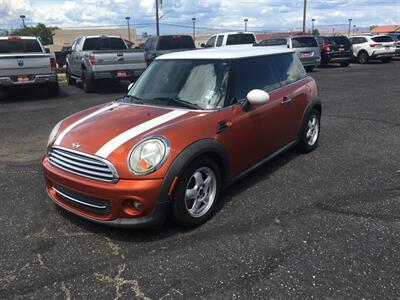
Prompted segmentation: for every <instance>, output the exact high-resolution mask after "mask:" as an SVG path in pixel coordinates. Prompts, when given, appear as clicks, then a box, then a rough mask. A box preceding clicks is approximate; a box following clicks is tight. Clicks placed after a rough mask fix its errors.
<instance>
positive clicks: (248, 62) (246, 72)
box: [232, 56, 280, 102]
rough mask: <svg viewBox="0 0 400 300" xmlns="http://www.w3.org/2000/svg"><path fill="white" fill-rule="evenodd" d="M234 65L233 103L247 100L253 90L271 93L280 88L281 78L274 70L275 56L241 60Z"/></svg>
mask: <svg viewBox="0 0 400 300" xmlns="http://www.w3.org/2000/svg"><path fill="white" fill-rule="evenodd" d="M233 64H234V84H233V87H232V98H233V101H232V102H235V100H236V101H239V100H242V99H244V98H246V96H247V94H248V92H250V91H251V90H253V89H261V90H264V91H266V92H269V91H272V90H274V89H277V88H279V87H280V83H279V78H278V77H277V76H276V75H275V72H274V69H273V56H263V57H252V58H245V59H239V60H236V61H234V62H233Z"/></svg>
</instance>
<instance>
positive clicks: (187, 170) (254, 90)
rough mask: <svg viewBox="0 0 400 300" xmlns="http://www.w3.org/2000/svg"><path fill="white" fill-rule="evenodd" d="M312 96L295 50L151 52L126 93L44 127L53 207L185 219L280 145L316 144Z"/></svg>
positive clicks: (109, 221)
mask: <svg viewBox="0 0 400 300" xmlns="http://www.w3.org/2000/svg"><path fill="white" fill-rule="evenodd" d="M320 116H321V102H320V99H319V95H318V89H317V86H316V83H315V81H314V80H313V79H312V78H311V77H309V76H307V74H306V72H305V71H304V68H303V66H302V64H301V62H300V60H299V59H298V57H297V56H296V55H295V53H294V52H293V51H292V50H289V49H283V48H266V47H248V48H230V49H226V48H225V49H219V48H216V49H204V50H195V51H187V52H180V53H171V54H166V55H163V56H160V57H158V58H157V59H156V60H155V61H154V62H153V63H152V64H151V65H150V66H149V67H148V68H147V69H146V71H145V72H144V73H143V74H142V76H141V77H140V78H139V79H138V81H137V82H136V83H135V84H134V85H133V86H132V87H130V89H129V92H128V94H127V95H126V96H124V97H122V98H120V99H117V100H115V101H114V102H112V103H107V104H105V105H100V106H97V107H93V108H90V109H87V110H85V111H82V112H79V113H77V114H74V115H72V116H70V117H68V118H66V119H64V120H62V121H61V122H60V123H58V124H57V125H56V126H55V128H54V129H53V130H52V132H51V134H50V137H49V141H48V149H47V153H46V154H45V156H44V157H43V161H42V164H43V169H44V176H45V179H46V186H47V191H48V194H49V196H50V197H51V199H53V200H54V202H55V203H56V204H58V205H59V206H61V207H62V208H64V209H66V210H69V211H71V212H73V213H75V214H77V215H79V216H82V217H84V218H86V219H89V220H92V221H95V222H98V223H101V224H106V225H112V226H121V227H137V226H150V225H155V224H161V223H163V222H164V220H165V219H166V217H167V216H169V218H170V219H172V220H173V221H174V222H176V223H178V224H180V225H182V226H186V227H194V226H198V225H200V224H202V223H204V222H205V221H206V220H207V219H208V218H209V217H210V216H211V215H212V213H213V210H214V208H215V205H216V203H217V201H218V198H219V194H220V192H221V190H222V189H223V188H225V187H227V186H229V185H230V184H232V183H233V182H235V181H236V180H238V179H239V178H241V177H242V176H244V175H246V174H247V173H248V172H250V171H252V170H254V169H255V168H257V167H259V166H261V165H262V164H263V163H265V162H267V161H269V160H270V159H272V158H274V157H275V156H276V155H278V154H280V153H282V152H283V151H286V150H288V149H289V148H292V147H293V146H296V147H297V148H298V149H299V150H301V151H302V152H309V151H312V150H314V149H315V148H316V147H317V145H318V139H319V134H320Z"/></svg>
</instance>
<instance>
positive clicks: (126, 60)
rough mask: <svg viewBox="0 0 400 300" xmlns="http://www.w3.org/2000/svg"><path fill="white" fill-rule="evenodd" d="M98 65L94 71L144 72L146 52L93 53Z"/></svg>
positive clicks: (94, 67)
mask: <svg viewBox="0 0 400 300" xmlns="http://www.w3.org/2000/svg"><path fill="white" fill-rule="evenodd" d="M92 55H94V56H95V59H96V64H95V65H93V70H94V71H97V72H99V71H100V72H101V71H118V70H144V69H145V68H146V63H145V60H144V52H142V51H140V52H134V51H130V50H127V51H106V52H100V51H93V52H92Z"/></svg>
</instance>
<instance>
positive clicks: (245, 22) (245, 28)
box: [244, 19, 249, 32]
mask: <svg viewBox="0 0 400 300" xmlns="http://www.w3.org/2000/svg"><path fill="white" fill-rule="evenodd" d="M248 21H249V20H248V19H244V32H247V22H248Z"/></svg>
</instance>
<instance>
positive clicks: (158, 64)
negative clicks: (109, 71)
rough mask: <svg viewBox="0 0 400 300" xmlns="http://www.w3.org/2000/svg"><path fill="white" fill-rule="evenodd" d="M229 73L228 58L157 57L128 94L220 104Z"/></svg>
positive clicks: (159, 101) (150, 100)
mask: <svg viewBox="0 0 400 300" xmlns="http://www.w3.org/2000/svg"><path fill="white" fill-rule="evenodd" d="M228 74H229V62H227V61H223V60H156V61H154V62H153V63H151V64H150V66H149V67H148V68H147V69H146V71H145V72H144V73H143V75H142V76H140V78H139V79H138V81H137V82H136V83H135V85H134V86H133V88H132V89H131V90H130V91H129V94H128V95H129V96H131V97H132V98H134V99H136V100H138V101H140V102H143V103H146V104H152V105H167V106H170V105H177V106H184V105H182V104H180V103H179V102H177V101H173V100H174V99H175V100H180V101H185V102H186V103H190V104H192V105H193V106H197V107H198V108H200V109H215V108H221V107H223V105H224V101H225V96H226V90H227V83H228Z"/></svg>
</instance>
